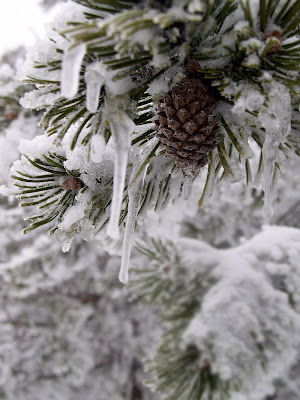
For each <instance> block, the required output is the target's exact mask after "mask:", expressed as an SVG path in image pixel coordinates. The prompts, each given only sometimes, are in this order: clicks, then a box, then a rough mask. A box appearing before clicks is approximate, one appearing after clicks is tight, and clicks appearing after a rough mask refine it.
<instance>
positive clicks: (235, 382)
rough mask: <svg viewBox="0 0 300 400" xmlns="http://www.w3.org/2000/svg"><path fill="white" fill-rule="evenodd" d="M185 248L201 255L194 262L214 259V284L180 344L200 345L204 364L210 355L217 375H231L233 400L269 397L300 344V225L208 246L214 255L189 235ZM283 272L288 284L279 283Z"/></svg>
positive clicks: (187, 255)
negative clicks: (235, 244)
mask: <svg viewBox="0 0 300 400" xmlns="http://www.w3.org/2000/svg"><path fill="white" fill-rule="evenodd" d="M189 242H190V243H189ZM190 249H191V251H189V250H190ZM183 251H184V252H185V255H186V257H190V258H191V260H192V259H193V257H197V260H196V259H195V260H194V261H192V263H195V264H196V262H198V264H199V263H200V265H202V264H206V263H212V262H213V263H216V266H215V268H214V272H213V277H214V278H215V279H216V283H215V284H213V285H212V286H211V288H210V289H209V290H208V292H207V293H206V294H205V296H204V298H203V301H202V304H201V311H200V310H199V313H198V314H196V316H195V317H194V318H193V319H192V320H191V322H190V324H189V326H188V327H187V329H186V330H185V332H184V334H183V343H184V344H185V345H186V346H187V345H189V344H194V345H196V346H197V347H198V349H199V350H200V352H201V360H199V363H200V364H201V363H203V362H205V361H208V362H209V363H210V365H211V366H212V372H213V373H216V374H218V375H219V376H220V378H221V379H222V380H224V381H227V380H228V381H230V388H231V389H230V392H231V393H230V394H231V396H230V398H231V399H232V400H257V399H258V398H264V397H265V396H267V395H268V394H270V393H272V392H273V381H274V379H277V378H280V377H283V376H284V375H285V374H286V373H287V372H288V369H289V367H290V366H291V365H292V364H293V362H294V361H295V357H296V356H297V353H298V349H299V345H300V338H299V330H300V315H299V287H300V285H299V283H300V281H299V279H300V276H299V256H300V232H299V230H296V229H292V228H283V227H271V226H269V227H266V228H265V230H264V231H263V232H262V233H260V234H258V235H257V236H255V237H254V238H253V239H251V240H250V241H248V242H246V243H245V244H243V245H241V246H239V247H236V248H233V249H230V250H226V251H224V250H220V251H217V250H215V251H213V253H211V252H209V253H208V254H210V257H209V258H207V257H205V256H204V257H202V253H203V248H202V247H201V248H199V251H198V255H197V252H195V241H193V240H191V241H189V240H184V250H183ZM204 253H205V252H204ZM212 256H213V260H212V258H211V257H212ZM270 265H272V268H271V267H270ZM287 265H288V266H287ZM200 268H201V270H202V269H203V265H202V266H201V267H200ZM278 276H281V278H282V280H283V281H284V282H285V284H283V285H281V287H280V286H279V284H278V279H276V277H277V278H278ZM276 282H277V283H276ZM293 282H295V283H294V284H293ZM282 288H286V289H284V290H283V289H282ZM294 297H295V298H296V299H297V301H296V302H295V304H296V305H295V306H294V307H293V306H292V303H291V300H290V299H291V298H292V299H294Z"/></svg>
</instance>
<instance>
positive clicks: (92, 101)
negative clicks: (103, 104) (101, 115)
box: [84, 64, 105, 114]
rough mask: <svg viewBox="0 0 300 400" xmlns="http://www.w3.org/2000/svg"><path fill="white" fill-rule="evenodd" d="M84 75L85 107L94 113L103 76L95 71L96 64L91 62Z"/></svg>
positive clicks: (96, 108)
mask: <svg viewBox="0 0 300 400" xmlns="http://www.w3.org/2000/svg"><path fill="white" fill-rule="evenodd" d="M84 77H85V82H86V108H87V110H88V111H89V112H90V113H92V114H94V113H95V112H97V110H98V105H99V97H100V92H101V88H102V86H103V84H104V82H105V78H104V76H103V75H102V74H101V73H100V72H99V71H97V64H92V65H91V67H90V68H89V69H88V70H87V71H86V73H85V76H84Z"/></svg>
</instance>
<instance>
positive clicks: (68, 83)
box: [61, 44, 86, 99]
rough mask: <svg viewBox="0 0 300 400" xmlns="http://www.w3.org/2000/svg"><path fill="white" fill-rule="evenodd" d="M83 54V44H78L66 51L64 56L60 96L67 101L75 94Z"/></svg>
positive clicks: (84, 48)
mask: <svg viewBox="0 0 300 400" xmlns="http://www.w3.org/2000/svg"><path fill="white" fill-rule="evenodd" d="M85 53H86V46H85V44H80V45H78V46H74V47H72V48H71V49H69V50H67V51H66V53H65V55H64V58H63V63H62V72H61V95H62V96H64V97H66V98H68V99H72V98H73V97H74V96H76V94H77V91H78V85H79V73H80V69H81V64H82V60H83V57H84V56H85Z"/></svg>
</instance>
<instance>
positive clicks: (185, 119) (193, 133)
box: [155, 77, 217, 175]
mask: <svg viewBox="0 0 300 400" xmlns="http://www.w3.org/2000/svg"><path fill="white" fill-rule="evenodd" d="M212 101H213V95H212V91H211V89H210V88H209V86H208V85H206V84H204V83H203V82H201V80H198V79H196V78H188V77H186V78H184V79H183V80H182V81H180V82H179V83H176V84H175V85H174V86H173V87H172V89H171V90H170V91H169V92H168V93H167V94H166V95H165V96H164V98H163V99H162V100H161V101H160V102H159V104H158V113H157V119H156V121H155V123H156V129H157V134H156V136H157V137H158V138H159V140H160V141H161V143H162V145H163V146H164V147H165V149H166V152H167V154H169V155H170V156H172V157H173V158H174V159H175V163H176V164H177V165H178V166H179V167H181V168H182V171H183V173H184V174H193V175H194V174H195V172H196V171H197V170H198V169H199V168H201V167H203V166H204V165H205V164H207V161H208V156H207V155H208V152H209V151H211V150H213V149H214V148H215V147H216V144H217V135H216V133H217V127H216V119H215V117H214V116H213V115H212V112H213V109H214V105H213V104H212Z"/></svg>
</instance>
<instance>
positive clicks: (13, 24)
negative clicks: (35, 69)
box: [0, 0, 46, 54]
mask: <svg viewBox="0 0 300 400" xmlns="http://www.w3.org/2000/svg"><path fill="white" fill-rule="evenodd" d="M38 3H39V0H0V54H3V52H5V51H6V50H7V49H13V48H15V47H17V46H18V45H20V44H27V45H28V44H29V45H30V44H33V43H34V39H35V37H38V36H41V35H42V34H43V27H44V24H45V20H46V16H45V15H44V14H43V12H42V10H41V9H40V8H39V6H38Z"/></svg>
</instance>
